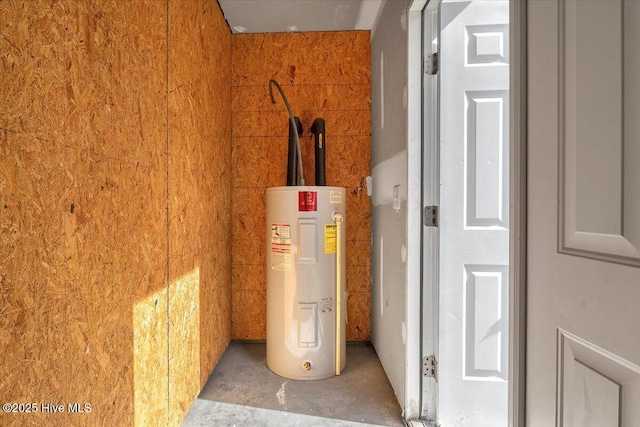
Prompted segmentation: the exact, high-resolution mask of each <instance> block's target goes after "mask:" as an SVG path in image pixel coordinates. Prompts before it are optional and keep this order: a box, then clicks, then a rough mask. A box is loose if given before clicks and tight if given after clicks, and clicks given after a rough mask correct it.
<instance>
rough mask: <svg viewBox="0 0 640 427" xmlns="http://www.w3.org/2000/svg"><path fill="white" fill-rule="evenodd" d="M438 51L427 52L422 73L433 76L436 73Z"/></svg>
mask: <svg viewBox="0 0 640 427" xmlns="http://www.w3.org/2000/svg"><path fill="white" fill-rule="evenodd" d="M438 68H439V67H438V52H434V53H429V54H427V56H425V58H424V73H425V74H426V75H428V76H434V75H436V74H437V73H438Z"/></svg>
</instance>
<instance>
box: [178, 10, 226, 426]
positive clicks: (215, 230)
mask: <svg viewBox="0 0 640 427" xmlns="http://www.w3.org/2000/svg"><path fill="white" fill-rule="evenodd" d="M230 46H231V34H230V31H229V27H228V25H227V23H226V21H225V20H224V17H223V16H222V14H221V13H220V9H219V6H218V4H217V2H216V1H212V0H195V1H194V0H190V1H170V2H169V220H170V225H169V272H170V286H169V321H170V328H169V330H170V334H169V357H170V359H169V378H170V380H171V381H170V382H169V409H170V414H171V415H170V422H169V425H177V424H179V422H180V421H181V420H182V418H183V417H184V415H185V414H186V411H187V410H188V409H189V407H190V406H191V403H192V402H193V400H194V399H195V398H196V397H197V395H198V393H199V392H200V390H201V389H202V387H203V386H204V384H205V382H206V380H207V379H208V377H209V374H210V373H211V371H212V370H213V368H214V367H215V364H216V363H217V361H218V359H219V358H220V356H221V355H222V353H223V352H224V350H225V348H226V346H227V344H228V343H229V340H230V339H231V245H230V242H231V227H230V215H229V213H230V211H231V85H230V79H231V48H230ZM198 331H199V332H198Z"/></svg>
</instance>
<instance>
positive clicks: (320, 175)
mask: <svg viewBox="0 0 640 427" xmlns="http://www.w3.org/2000/svg"><path fill="white" fill-rule="evenodd" d="M311 132H312V133H313V134H314V135H315V138H314V139H315V144H314V145H315V155H316V185H321V186H325V185H327V175H326V172H325V147H326V138H325V132H324V119H315V120H314V121H313V124H312V125H311Z"/></svg>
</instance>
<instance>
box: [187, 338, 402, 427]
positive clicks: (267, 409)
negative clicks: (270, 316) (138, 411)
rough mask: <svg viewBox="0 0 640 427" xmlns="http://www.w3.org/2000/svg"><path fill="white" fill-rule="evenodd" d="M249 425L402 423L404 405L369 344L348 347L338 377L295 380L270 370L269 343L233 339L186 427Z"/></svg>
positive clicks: (189, 417)
mask: <svg viewBox="0 0 640 427" xmlns="http://www.w3.org/2000/svg"><path fill="white" fill-rule="evenodd" d="M298 414H301V415H298ZM338 420H341V421H338ZM249 421H251V423H253V425H264V426H270V425H273V426H278V427H281V426H287V425H291V426H301V425H313V426H325V425H326V426H345V427H346V426H362V425H363V424H361V423H365V425H367V424H368V425H377V426H401V425H402V420H401V409H400V406H399V405H398V401H397V399H396V397H395V395H394V394H393V389H392V388H391V384H389V380H388V379H387V377H386V375H385V373H384V370H383V369H382V365H380V361H379V360H378V356H377V355H376V352H375V350H374V349H373V347H372V346H371V345H370V344H360V343H350V344H348V345H347V366H346V368H345V369H344V371H343V373H342V375H340V376H339V377H331V378H327V379H324V380H318V381H296V380H289V379H286V378H282V377H280V376H278V375H276V374H274V373H273V372H271V371H270V370H269V368H267V365H266V345H265V343H256V342H236V341H234V342H231V343H230V344H229V347H228V348H227V350H226V351H225V353H224V355H223V356H222V358H221V359H220V361H219V362H218V365H217V366H216V369H215V370H214V372H213V374H212V375H211V377H210V378H209V381H207V384H206V385H205V386H204V388H203V390H202V392H201V393H200V396H199V398H198V400H197V401H196V402H195V403H194V405H193V407H192V408H191V410H190V411H189V413H188V414H187V418H186V420H185V423H184V424H183V425H184V426H188V427H192V426H204V425H216V426H217V425H229V426H231V425H236V424H238V425H251V424H247V422H249Z"/></svg>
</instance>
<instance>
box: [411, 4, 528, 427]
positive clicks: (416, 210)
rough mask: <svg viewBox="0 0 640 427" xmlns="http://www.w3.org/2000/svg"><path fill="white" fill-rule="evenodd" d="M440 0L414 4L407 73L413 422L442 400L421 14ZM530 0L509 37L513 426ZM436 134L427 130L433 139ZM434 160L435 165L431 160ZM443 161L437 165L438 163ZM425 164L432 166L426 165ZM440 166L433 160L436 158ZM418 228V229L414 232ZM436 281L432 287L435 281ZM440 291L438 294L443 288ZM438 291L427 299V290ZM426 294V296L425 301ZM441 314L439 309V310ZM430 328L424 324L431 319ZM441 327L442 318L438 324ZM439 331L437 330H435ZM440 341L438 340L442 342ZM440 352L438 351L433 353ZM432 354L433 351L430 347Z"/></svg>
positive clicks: (516, 418)
mask: <svg viewBox="0 0 640 427" xmlns="http://www.w3.org/2000/svg"><path fill="white" fill-rule="evenodd" d="M439 2H440V0H431V1H428V0H414V1H413V2H412V3H411V4H410V5H409V8H408V10H407V22H408V28H407V37H408V52H407V58H408V75H407V88H408V90H407V100H408V102H407V158H408V165H407V166H408V181H409V182H408V187H407V215H408V220H407V264H406V266H407V267H406V268H407V285H408V286H407V296H406V304H407V306H406V325H407V329H406V331H407V349H406V350H407V351H406V361H405V363H406V365H405V366H406V369H405V402H404V418H405V419H406V420H407V421H408V422H409V423H411V421H413V420H416V421H417V420H419V419H420V418H421V417H422V416H423V415H424V416H425V417H426V419H425V421H429V419H431V420H433V414H434V413H435V403H436V402H437V396H435V395H434V393H437V385H436V384H435V383H429V382H425V383H424V384H426V387H424V389H423V381H422V357H423V351H425V352H431V351H432V350H433V344H432V342H433V340H428V339H427V340H426V341H423V340H424V339H425V333H428V332H432V331H433V330H434V328H433V326H434V325H433V315H434V313H436V314H437V306H438V304H437V300H436V301H434V300H433V289H429V286H428V283H427V282H428V280H427V277H426V276H424V275H423V271H422V251H428V250H432V251H433V250H434V249H435V248H433V245H431V247H429V245H428V244H425V245H424V246H423V240H424V239H423V233H422V232H421V233H415V230H418V229H419V230H423V226H422V208H423V203H424V202H423V200H422V180H423V169H422V161H421V160H422V147H423V109H422V105H423V100H422V84H423V59H422V58H423V45H422V40H423V36H422V31H423V28H422V14H423V10H424V9H425V8H426V7H429V8H432V7H434V6H437V3H439ZM526 9H527V4H526V2H523V1H521V0H510V1H509V15H510V17H509V18H510V22H509V37H510V49H511V51H510V57H511V63H510V71H509V72H510V80H511V83H510V93H509V96H510V104H511V111H510V126H509V129H510V144H511V146H510V153H511V154H510V183H509V188H510V190H509V191H510V195H509V197H510V207H509V215H510V225H511V226H510V227H511V228H510V231H511V233H510V248H509V258H510V259H509V263H510V267H509V271H510V273H509V284H510V286H509V426H510V427H524V425H525V372H526V371H525V369H526V361H525V354H526V353H525V350H526V347H525V345H526V247H527V245H526V231H527V219H526V213H527V169H526V164H527V157H526V156H527V140H526V136H527V122H526V101H527V76H526V71H527V43H526V39H527V37H526V35H527V33H526V31H527V26H526V24H527V13H526ZM428 136H429V135H426V134H425V135H424V138H427V137H428ZM426 166H428V165H426ZM436 167H437V166H436ZM425 169H426V167H425ZM430 169H431V170H433V165H431V168H430ZM412 230H413V232H412ZM431 288H433V286H431ZM436 295H437V293H436ZM429 296H430V297H431V298H425V297H429ZM423 298H425V301H424V303H423ZM436 318H437V316H436ZM423 325H426V327H427V328H428V329H429V331H423V329H424V328H425V326H423ZM435 331H436V332H437V324H436V327H435ZM432 333H433V332H432ZM436 346H437V344H436ZM433 354H437V352H434V353H433ZM425 355H427V354H425Z"/></svg>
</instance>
